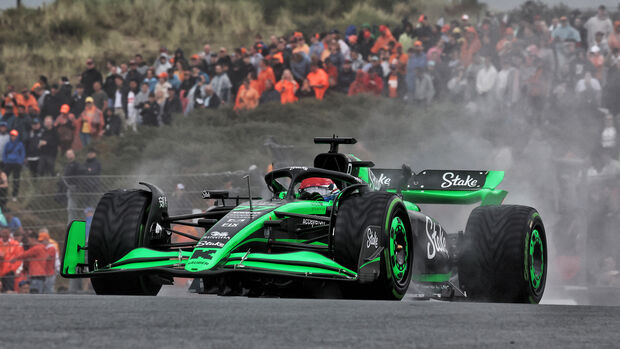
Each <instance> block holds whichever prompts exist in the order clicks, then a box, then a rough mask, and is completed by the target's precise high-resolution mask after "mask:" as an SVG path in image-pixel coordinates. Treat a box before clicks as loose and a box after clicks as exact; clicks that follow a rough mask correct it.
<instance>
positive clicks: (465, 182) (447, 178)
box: [441, 172, 478, 189]
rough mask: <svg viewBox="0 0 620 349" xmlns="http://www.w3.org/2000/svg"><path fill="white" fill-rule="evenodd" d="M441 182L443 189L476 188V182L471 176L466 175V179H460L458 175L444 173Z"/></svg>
mask: <svg viewBox="0 0 620 349" xmlns="http://www.w3.org/2000/svg"><path fill="white" fill-rule="evenodd" d="M441 178H442V179H443V182H442V183H441V187H442V188H443V189H447V188H451V187H466V188H476V187H478V180H477V179H474V178H473V177H472V176H470V175H467V177H465V178H462V177H461V176H459V175H458V174H456V175H455V174H454V173H453V172H446V173H444V174H443V176H442V177H441Z"/></svg>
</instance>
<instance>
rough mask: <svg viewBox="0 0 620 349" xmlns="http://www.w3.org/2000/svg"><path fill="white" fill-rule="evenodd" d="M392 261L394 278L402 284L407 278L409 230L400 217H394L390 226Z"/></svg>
mask: <svg viewBox="0 0 620 349" xmlns="http://www.w3.org/2000/svg"><path fill="white" fill-rule="evenodd" d="M390 259H391V262H392V276H393V277H394V279H395V280H396V281H397V282H399V283H401V282H403V281H404V280H405V279H406V278H407V268H408V267H409V265H408V263H407V261H408V260H409V242H408V241H407V229H406V228H405V224H404V223H403V221H402V220H401V219H400V217H394V218H393V219H392V222H391V224H390Z"/></svg>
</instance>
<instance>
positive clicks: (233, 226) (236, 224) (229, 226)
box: [222, 223, 239, 228]
mask: <svg viewBox="0 0 620 349" xmlns="http://www.w3.org/2000/svg"><path fill="white" fill-rule="evenodd" d="M237 226H239V223H222V227H224V228H236V227H237Z"/></svg>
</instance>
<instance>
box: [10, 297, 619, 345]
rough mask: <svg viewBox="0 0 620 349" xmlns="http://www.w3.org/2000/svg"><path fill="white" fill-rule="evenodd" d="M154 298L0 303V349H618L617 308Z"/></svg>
mask: <svg viewBox="0 0 620 349" xmlns="http://www.w3.org/2000/svg"><path fill="white" fill-rule="evenodd" d="M165 294H166V292H164V296H158V297H102V296H90V295H79V296H77V295H2V296H0V348H77V347H80V348H198V347H200V348H292V347H337V348H342V347H356V348H359V347H364V348H372V347H390V348H394V347H407V348H409V347H411V348H414V347H415V348H427V347H436V348H461V347H470V348H487V347H490V348H533V347H539V348H584V347H596V348H605V347H609V348H617V347H618V346H619V345H620V330H619V329H620V308H619V307H595V306H563V305H512V304H481V303H479V304H476V303H460V302H459V303H449V302H438V301H416V300H412V299H407V300H404V301H402V302H379V301H349V300H304V299H273V298H269V299H267V298H260V299H256V298H244V297H217V296H210V295H189V294H185V293H180V294H179V293H173V294H170V293H168V295H167V296H166V295H165Z"/></svg>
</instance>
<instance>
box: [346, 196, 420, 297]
mask: <svg viewBox="0 0 620 349" xmlns="http://www.w3.org/2000/svg"><path fill="white" fill-rule="evenodd" d="M394 200H397V201H400V198H399V197H398V196H396V195H394V194H393V193H388V192H364V193H361V194H356V195H354V196H352V197H349V198H347V199H345V200H344V201H343V202H341V203H340V207H339V209H338V218H337V219H336V227H335V228H336V229H335V234H334V257H335V261H336V262H338V263H339V264H341V265H343V266H345V267H347V268H349V269H351V270H354V271H357V268H358V263H359V258H360V251H361V247H362V242H363V241H364V232H365V230H366V228H367V227H369V226H378V227H381V232H380V234H381V240H380V241H382V245H383V246H385V249H384V252H382V253H381V274H380V276H379V279H378V280H377V281H375V282H373V283H371V284H367V285H360V284H351V285H350V287H346V290H345V293H346V295H345V296H346V297H351V298H373V299H400V298H402V296H403V295H404V294H405V293H406V291H407V288H408V286H409V282H410V280H411V269H412V268H411V267H412V264H413V258H412V257H413V251H411V252H410V253H409V256H410V261H409V273H408V276H407V280H406V283H405V286H402V285H397V284H396V283H395V282H394V280H393V279H392V278H391V274H389V273H390V269H391V265H390V264H389V263H390V261H389V258H387V257H386V256H387V255H388V254H389V253H388V252H387V251H388V250H389V249H388V247H387V245H388V241H389V231H385V226H386V224H387V222H388V220H391V219H392V217H394V216H395V215H396V214H398V215H401V217H402V218H403V222H404V223H405V225H406V226H407V229H408V233H409V239H410V240H409V241H410V246H413V242H412V240H411V239H412V233H411V226H410V223H409V219H408V216H407V211H406V209H405V207H404V205H403V204H402V203H401V202H398V203H396V204H395V205H394V208H393V209H392V211H391V212H388V211H389V207H390V206H391V205H392V202H393V201H394Z"/></svg>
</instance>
